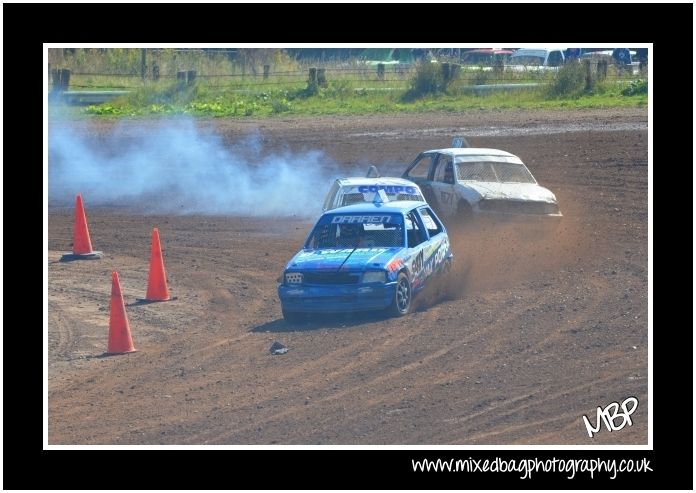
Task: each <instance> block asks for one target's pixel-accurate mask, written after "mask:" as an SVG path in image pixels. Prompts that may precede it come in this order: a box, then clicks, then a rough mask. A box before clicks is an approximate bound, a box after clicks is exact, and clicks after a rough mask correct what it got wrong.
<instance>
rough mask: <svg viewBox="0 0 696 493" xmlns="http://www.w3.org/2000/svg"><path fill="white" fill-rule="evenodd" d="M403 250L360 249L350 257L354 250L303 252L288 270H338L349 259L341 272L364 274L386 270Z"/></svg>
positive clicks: (393, 248)
mask: <svg viewBox="0 0 696 493" xmlns="http://www.w3.org/2000/svg"><path fill="white" fill-rule="evenodd" d="M402 250H405V248H402V247H391V248H386V247H385V248H358V249H356V250H355V251H354V252H353V254H352V255H350V257H348V255H349V254H350V252H352V251H353V249H352V248H336V249H328V248H324V249H319V250H302V251H301V252H298V253H297V255H295V256H294V257H293V258H292V260H290V262H288V265H287V267H286V268H287V269H292V270H303V271H308V270H332V269H338V268H339V267H340V266H341V264H343V262H344V261H345V260H346V257H348V260H347V261H346V262H345V264H343V267H342V269H341V270H347V271H354V272H355V271H359V272H362V271H364V270H368V269H384V268H385V266H386V265H387V263H389V261H390V260H391V259H393V258H394V257H395V256H396V255H397V254H398V253H399V252H401V251H402Z"/></svg>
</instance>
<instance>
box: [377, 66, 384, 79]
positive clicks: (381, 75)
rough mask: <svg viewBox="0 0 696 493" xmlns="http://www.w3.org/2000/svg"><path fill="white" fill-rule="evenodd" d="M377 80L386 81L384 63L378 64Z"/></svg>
mask: <svg viewBox="0 0 696 493" xmlns="http://www.w3.org/2000/svg"><path fill="white" fill-rule="evenodd" d="M377 79H379V80H384V64H383V63H378V64H377Z"/></svg>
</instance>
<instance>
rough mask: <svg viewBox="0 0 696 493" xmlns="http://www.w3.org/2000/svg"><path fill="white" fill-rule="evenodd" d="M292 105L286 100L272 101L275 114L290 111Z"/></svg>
mask: <svg viewBox="0 0 696 493" xmlns="http://www.w3.org/2000/svg"><path fill="white" fill-rule="evenodd" d="M291 108H292V104H290V101H288V100H287V99H285V98H281V99H274V100H272V101H271V109H272V111H273V113H283V112H285V111H290V109H291Z"/></svg>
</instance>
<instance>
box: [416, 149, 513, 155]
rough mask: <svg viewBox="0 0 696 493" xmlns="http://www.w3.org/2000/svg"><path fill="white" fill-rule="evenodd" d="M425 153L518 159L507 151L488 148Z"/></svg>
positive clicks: (438, 150)
mask: <svg viewBox="0 0 696 493" xmlns="http://www.w3.org/2000/svg"><path fill="white" fill-rule="evenodd" d="M425 152H440V153H443V154H451V155H453V156H512V157H517V156H515V155H514V154H511V153H509V152H507V151H501V150H500V149H489V148H487V147H449V148H446V149H433V150H430V151H425Z"/></svg>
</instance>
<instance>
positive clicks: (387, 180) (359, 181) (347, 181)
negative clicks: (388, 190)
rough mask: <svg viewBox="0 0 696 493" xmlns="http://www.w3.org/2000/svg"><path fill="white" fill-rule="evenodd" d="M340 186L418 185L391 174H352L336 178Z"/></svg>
mask: <svg viewBox="0 0 696 493" xmlns="http://www.w3.org/2000/svg"><path fill="white" fill-rule="evenodd" d="M336 181H337V182H338V183H339V184H340V185H341V186H359V185H402V186H407V187H416V188H417V187H418V185H416V184H415V183H413V182H412V181H410V180H405V179H403V178H396V177H391V176H383V177H380V178H366V177H364V176H362V177H361V176H353V177H350V178H339V179H337V180H336Z"/></svg>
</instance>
